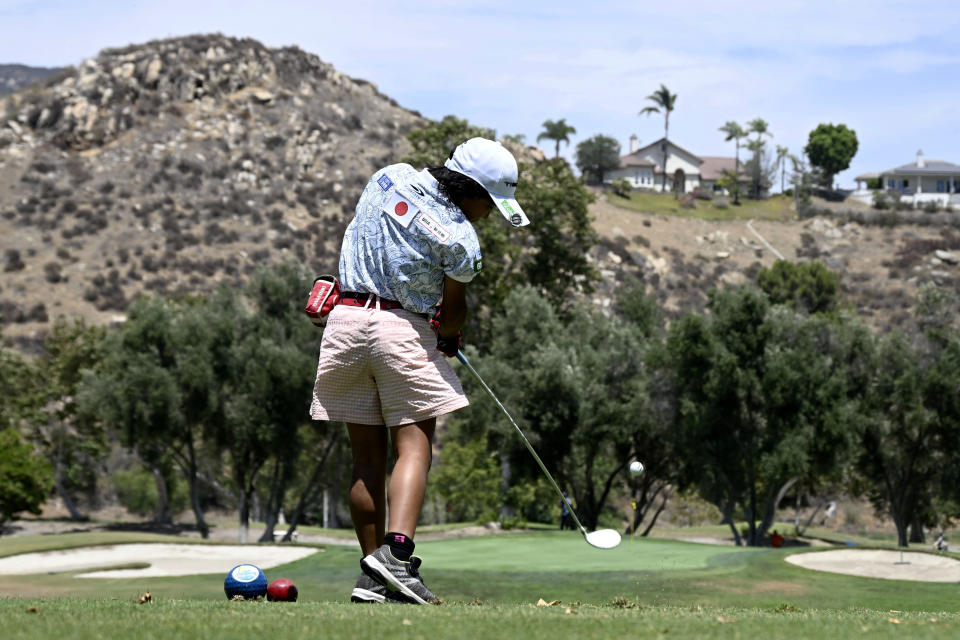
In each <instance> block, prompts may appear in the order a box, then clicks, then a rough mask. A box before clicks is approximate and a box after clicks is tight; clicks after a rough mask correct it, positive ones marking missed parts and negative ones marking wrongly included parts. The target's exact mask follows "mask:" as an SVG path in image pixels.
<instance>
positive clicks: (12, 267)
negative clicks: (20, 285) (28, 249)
mask: <svg viewBox="0 0 960 640" xmlns="http://www.w3.org/2000/svg"><path fill="white" fill-rule="evenodd" d="M26 266H27V265H25V264H23V260H22V259H21V258H20V251H18V250H17V249H7V264H6V265H4V267H3V270H4V271H6V272H10V271H20V270H22V269H23V268H24V267H26Z"/></svg>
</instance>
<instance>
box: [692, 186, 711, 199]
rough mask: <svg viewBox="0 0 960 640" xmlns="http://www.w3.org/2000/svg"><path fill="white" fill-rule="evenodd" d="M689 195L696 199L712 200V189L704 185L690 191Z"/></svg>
mask: <svg viewBox="0 0 960 640" xmlns="http://www.w3.org/2000/svg"><path fill="white" fill-rule="evenodd" d="M690 195H692V196H693V197H694V198H696V199H697V200H713V191H711V190H710V189H707V188H705V187H697V188H696V189H694V190H693V191H691V192H690Z"/></svg>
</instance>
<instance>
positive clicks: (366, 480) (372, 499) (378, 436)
mask: <svg viewBox="0 0 960 640" xmlns="http://www.w3.org/2000/svg"><path fill="white" fill-rule="evenodd" d="M347 433H349V434H350V449H351V450H352V451H353V478H352V480H351V483H350V517H351V518H352V519H353V528H354V530H355V531H356V532H357V540H358V541H359V542H360V549H361V550H362V551H363V555H365V556H366V555H369V554H371V553H373V552H374V551H376V550H377V547H379V546H380V544H381V543H382V541H383V536H384V534H385V533H386V531H384V528H383V527H384V518H385V517H386V509H387V501H386V496H385V495H384V482H385V479H386V473H387V430H386V428H384V427H383V426H371V425H368V424H350V423H349V422H348V423H347Z"/></svg>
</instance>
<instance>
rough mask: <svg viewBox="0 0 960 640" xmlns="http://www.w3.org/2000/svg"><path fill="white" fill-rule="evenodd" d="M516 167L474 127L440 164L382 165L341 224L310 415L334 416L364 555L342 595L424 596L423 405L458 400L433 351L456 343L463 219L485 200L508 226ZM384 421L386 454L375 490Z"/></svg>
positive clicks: (437, 407) (452, 406)
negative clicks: (473, 134)
mask: <svg viewBox="0 0 960 640" xmlns="http://www.w3.org/2000/svg"><path fill="white" fill-rule="evenodd" d="M517 176H518V172H517V163H516V160H515V159H514V158H513V156H512V155H511V154H510V152H509V151H507V150H506V149H505V148H504V147H503V146H502V145H501V144H500V143H498V142H494V141H492V140H486V139H483V138H473V139H471V140H468V141H467V142H464V143H463V144H461V145H460V146H458V147H457V148H456V149H454V150H453V151H452V152H451V154H450V157H449V158H448V159H447V161H446V162H445V163H444V166H442V167H431V168H428V169H424V170H422V171H419V172H418V171H416V170H415V169H414V168H413V167H411V166H410V165H406V164H395V165H390V166H388V167H386V168H384V169H381V170H380V171H378V172H377V173H375V174H374V175H373V177H372V178H371V179H370V182H369V183H368V184H367V186H366V188H365V189H364V191H363V194H362V195H361V196H360V201H359V203H358V204H357V209H356V215H355V217H354V219H353V221H352V222H351V223H350V225H349V226H348V227H347V231H346V233H345V234H344V238H343V246H342V248H341V250H340V283H341V288H342V293H341V296H340V303H339V304H338V305H337V306H336V307H334V308H333V310H332V311H331V312H330V315H329V317H328V319H327V325H326V329H325V330H324V333H323V342H322V343H321V347H320V362H319V365H318V366H317V379H316V383H315V385H314V392H313V403H312V405H311V408H310V414H311V416H312V417H313V418H314V419H315V420H337V421H343V422H346V423H347V431H348V433H349V436H350V447H351V449H352V452H353V477H352V480H351V485H350V515H351V517H352V518H353V526H354V529H355V530H356V533H357V539H358V540H359V541H360V548H361V550H362V551H363V555H364V557H363V559H362V560H361V562H360V566H361V569H362V570H363V574H361V576H360V579H359V580H358V581H357V584H356V587H355V588H354V590H353V593H352V594H351V600H353V601H354V602H384V601H389V602H411V603H417V604H425V603H428V602H432V601H435V600H436V599H437V598H436V596H435V595H434V594H433V593H432V592H431V591H430V589H428V588H427V587H426V585H425V584H424V583H423V580H422V579H421V578H420V574H419V567H420V559H419V558H417V557H416V556H414V555H412V554H413V550H414V542H413V540H414V536H415V534H416V528H417V520H418V519H419V517H420V508H421V506H422V504H423V495H424V491H425V490H426V483H427V472H428V470H429V469H430V461H431V447H432V442H433V433H434V429H435V427H436V419H437V416H441V415H444V414H446V413H450V412H451V411H455V410H457V409H459V408H461V407H464V406H466V405H467V404H468V402H467V398H466V396H465V395H464V393H463V389H462V388H461V386H460V381H459V380H458V379H457V376H456V374H455V373H454V372H453V369H452V368H451V367H450V365H449V364H448V363H447V361H446V359H445V358H444V356H446V357H454V356H456V354H457V350H458V349H459V347H460V327H461V326H462V325H463V323H464V320H465V319H466V315H467V307H466V286H467V284H468V283H469V282H470V281H471V280H473V278H474V277H475V276H476V275H477V274H478V273H479V272H480V269H481V254H480V244H479V241H478V240H477V232H476V230H475V229H474V226H473V225H474V224H476V223H477V222H479V221H480V220H483V219H484V218H486V217H487V216H488V215H489V214H490V211H491V210H492V209H493V208H494V207H496V208H497V209H499V210H500V212H501V213H502V214H503V215H504V216H505V217H506V218H507V220H508V221H509V222H510V223H511V224H512V225H513V226H516V227H520V226H524V225H526V224H529V220H528V219H527V217H526V215H525V214H524V212H523V210H522V209H521V208H520V205H519V204H518V203H517V201H516V199H515V198H514V194H515V192H516V188H517ZM388 432H389V440H390V443H391V444H392V446H393V451H394V457H395V460H396V462H395V465H394V467H393V472H392V474H391V476H390V486H389V487H387V489H386V494H385V493H384V484H385V479H386V466H387V443H388ZM388 501H389V505H390V522H389V526H386V527H385V522H384V519H385V513H386V506H387V503H388Z"/></svg>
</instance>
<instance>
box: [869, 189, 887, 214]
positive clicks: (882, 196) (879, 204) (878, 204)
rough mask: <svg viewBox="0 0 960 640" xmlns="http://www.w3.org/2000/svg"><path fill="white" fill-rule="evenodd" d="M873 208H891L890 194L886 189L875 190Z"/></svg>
mask: <svg viewBox="0 0 960 640" xmlns="http://www.w3.org/2000/svg"><path fill="white" fill-rule="evenodd" d="M873 208H874V209H881V210H883V209H889V208H890V196H888V195H887V194H886V192H884V191H874V192H873Z"/></svg>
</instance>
